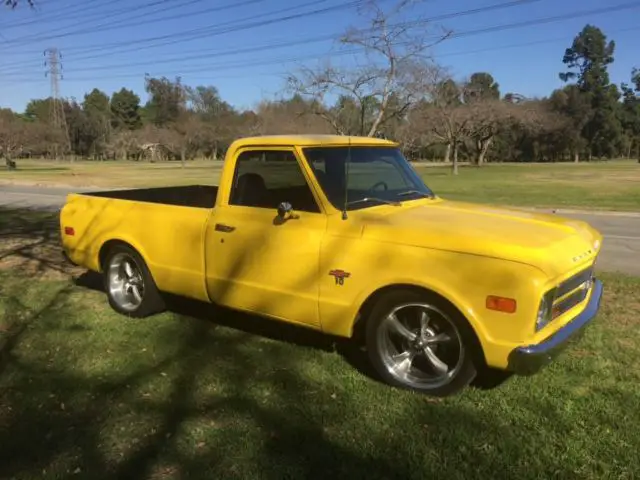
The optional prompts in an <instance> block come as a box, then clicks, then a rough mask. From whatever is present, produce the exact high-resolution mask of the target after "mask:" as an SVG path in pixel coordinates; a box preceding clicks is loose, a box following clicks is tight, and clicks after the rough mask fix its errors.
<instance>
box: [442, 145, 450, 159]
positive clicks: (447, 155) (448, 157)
mask: <svg viewBox="0 0 640 480" xmlns="http://www.w3.org/2000/svg"><path fill="white" fill-rule="evenodd" d="M450 160H451V144H450V143H447V150H446V151H445V152H444V162H445V163H449V161H450Z"/></svg>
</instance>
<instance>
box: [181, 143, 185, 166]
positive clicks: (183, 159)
mask: <svg viewBox="0 0 640 480" xmlns="http://www.w3.org/2000/svg"><path fill="white" fill-rule="evenodd" d="M185 162H186V152H185V149H184V148H181V149H180V163H181V166H182V168H184V167H185Z"/></svg>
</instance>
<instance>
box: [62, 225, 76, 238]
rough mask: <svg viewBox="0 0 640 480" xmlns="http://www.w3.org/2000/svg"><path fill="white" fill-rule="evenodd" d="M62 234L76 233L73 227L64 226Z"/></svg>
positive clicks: (71, 234)
mask: <svg viewBox="0 0 640 480" xmlns="http://www.w3.org/2000/svg"><path fill="white" fill-rule="evenodd" d="M64 234H65V235H70V236H73V235H75V234H76V231H75V230H74V229H73V227H64Z"/></svg>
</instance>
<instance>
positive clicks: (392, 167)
mask: <svg viewBox="0 0 640 480" xmlns="http://www.w3.org/2000/svg"><path fill="white" fill-rule="evenodd" d="M349 150H350V160H349V164H348V166H347V164H346V159H347V155H349ZM303 152H304V155H305V157H306V160H307V162H308V163H309V165H310V166H311V168H312V170H313V171H314V173H315V175H316V178H317V180H318V183H319V184H320V186H321V187H322V189H323V190H324V192H325V194H326V195H327V198H328V199H329V201H330V202H331V204H332V205H333V206H334V207H335V208H337V209H339V210H342V209H343V208H344V207H345V203H346V204H347V210H355V209H360V208H366V207H370V206H373V205H380V204H383V203H389V202H392V203H396V202H404V201H407V200H415V199H416V198H423V197H432V196H433V192H432V191H431V190H429V188H427V186H426V185H425V184H424V182H423V181H422V179H421V178H420V177H419V176H418V175H417V174H416V173H415V171H414V170H413V169H412V168H411V166H410V165H409V163H408V162H407V160H406V159H405V158H404V156H403V155H402V152H401V151H400V149H399V148H398V147H393V146H391V147H386V146H377V147H370V146H351V147H343V146H340V147H309V148H304V149H303ZM347 171H348V176H347ZM345 178H346V179H347V188H346V195H347V198H346V199H345ZM345 200H346V202H345Z"/></svg>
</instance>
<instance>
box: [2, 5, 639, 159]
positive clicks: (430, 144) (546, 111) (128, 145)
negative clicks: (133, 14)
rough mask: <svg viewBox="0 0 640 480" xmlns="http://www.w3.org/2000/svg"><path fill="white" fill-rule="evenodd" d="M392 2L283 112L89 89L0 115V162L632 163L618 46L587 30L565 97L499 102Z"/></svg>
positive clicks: (633, 77)
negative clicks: (346, 146)
mask: <svg viewBox="0 0 640 480" xmlns="http://www.w3.org/2000/svg"><path fill="white" fill-rule="evenodd" d="M403 3H404V2H400V4H399V7H398V8H397V9H396V10H395V11H393V12H391V13H390V12H385V11H383V10H382V9H381V8H380V7H378V6H376V4H375V2H374V3H373V4H374V6H375V8H373V9H372V10H370V11H369V12H368V17H367V18H368V22H369V24H368V28H364V29H360V30H354V29H351V30H349V31H347V32H346V33H345V35H344V36H343V37H342V38H341V39H340V41H341V43H342V44H344V45H348V46H357V47H359V48H360V49H362V50H363V51H364V52H365V54H366V55H368V58H370V59H371V61H370V62H366V63H365V64H364V65H362V66H358V67H348V68H347V67H339V68H338V67H333V66H331V65H330V64H328V63H327V64H324V65H323V66H322V67H318V68H313V69H312V68H305V69H302V70H300V71H297V72H293V73H291V75H290V76H289V78H288V79H287V82H286V85H285V89H284V91H283V93H284V94H285V95H283V99H278V100H276V99H272V100H263V101H261V102H260V103H259V104H258V105H257V106H256V107H255V108H253V109H250V110H238V109H236V108H234V107H233V106H232V105H230V104H229V103H228V102H226V101H224V99H222V98H221V97H220V94H219V92H218V90H217V88H216V87H215V86H188V85H184V84H183V83H182V81H181V79H180V78H179V77H177V78H174V79H170V78H167V77H159V78H155V77H149V76H147V77H145V92H146V94H147V99H146V101H145V102H144V103H142V101H141V98H140V97H139V96H138V95H137V94H136V93H134V92H133V91H131V90H128V89H125V88H123V89H121V90H120V91H117V92H115V93H113V94H112V95H111V96H110V97H109V96H108V95H107V94H105V93H104V92H102V91H100V90H98V89H93V90H92V91H91V92H89V93H87V94H86V95H84V98H83V99H82V101H78V100H76V99H64V100H58V101H57V102H56V101H54V100H53V99H51V98H46V99H34V100H31V101H30V102H29V103H28V105H27V106H26V108H25V110H24V112H13V111H11V110H9V109H2V110H0V149H1V150H0V153H2V155H3V156H4V157H5V158H6V159H7V162H9V161H11V163H12V164H14V165H15V163H14V162H13V160H14V159H16V158H21V157H44V158H56V157H60V156H64V157H67V158H88V159H96V160H107V159H136V160H142V159H149V160H151V161H157V160H162V159H172V160H182V161H187V160H189V159H194V158H210V159H217V158H220V156H221V155H222V154H223V153H224V150H225V148H226V147H227V146H228V145H229V143H230V142H231V141H233V139H234V138H237V137H239V136H247V135H265V134H286V133H337V134H343V135H368V136H380V137H385V138H390V139H393V140H397V141H399V142H401V145H402V148H403V150H404V152H405V154H406V155H407V156H408V157H409V158H410V159H412V160H416V161H420V160H423V161H429V160H445V161H448V162H451V164H452V166H453V169H454V172H457V165H458V163H459V162H460V161H468V162H471V163H473V164H475V165H482V164H483V163H485V162H500V161H510V162H561V161H575V162H577V161H582V160H593V159H611V158H615V157H627V158H631V157H633V158H639V159H640V71H639V70H638V69H633V70H632V72H631V74H630V82H629V83H622V84H621V85H616V84H613V83H611V81H610V78H609V75H608V66H609V65H610V64H611V63H612V62H613V61H614V53H615V42H614V41H612V40H608V39H607V37H606V35H605V34H604V32H603V31H602V30H600V29H599V28H598V27H596V26H593V25H589V24H587V25H586V26H585V27H584V28H583V29H582V30H581V31H580V32H579V33H578V34H577V35H576V36H575V38H574V39H573V42H572V44H571V45H570V46H569V47H568V48H567V49H566V50H565V51H564V55H562V56H561V55H559V57H560V58H561V59H562V62H563V63H564V65H565V69H564V71H562V72H559V76H560V78H561V79H562V80H563V81H564V82H566V85H565V86H564V87H563V88H560V89H557V90H555V91H553V92H551V94H550V95H548V96H546V97H542V98H526V97H524V96H522V95H519V94H517V93H514V92H502V91H501V90H500V86H499V83H498V82H497V81H496V79H494V78H493V76H492V75H491V74H490V73H489V72H477V73H474V74H472V75H470V76H469V77H468V78H465V79H456V78H454V77H453V76H452V75H450V74H449V72H448V71H447V69H446V68H444V67H442V66H441V65H439V64H438V63H437V62H435V61H434V60H433V59H432V58H430V57H429V56H428V55H425V52H427V51H428V49H429V48H431V47H432V46H433V45H434V44H435V43H439V42H442V41H445V40H446V39H447V37H448V35H449V33H448V32H446V31H444V32H443V33H442V34H441V36H440V37H438V38H437V39H436V40H435V41H434V40H433V35H421V34H420V33H419V32H418V33H417V31H416V30H412V29H411V28H410V27H408V26H407V25H406V24H402V23H401V22H400V23H398V22H396V23H394V22H393V21H392V18H393V14H396V13H398V11H399V10H400V7H402V6H403ZM423 30H424V29H423ZM427 38H430V39H431V40H430V41H429V42H427V41H426V40H425V39H427ZM61 111H62V112H64V115H63V116H61V115H60V112H61ZM61 118H64V123H62V122H61V121H60V120H61Z"/></svg>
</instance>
